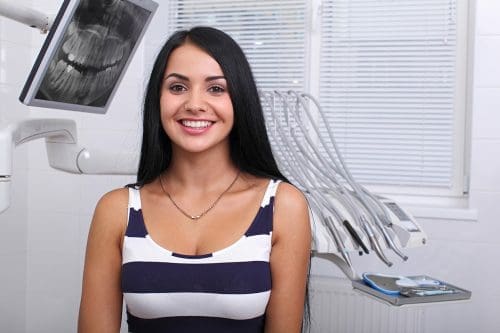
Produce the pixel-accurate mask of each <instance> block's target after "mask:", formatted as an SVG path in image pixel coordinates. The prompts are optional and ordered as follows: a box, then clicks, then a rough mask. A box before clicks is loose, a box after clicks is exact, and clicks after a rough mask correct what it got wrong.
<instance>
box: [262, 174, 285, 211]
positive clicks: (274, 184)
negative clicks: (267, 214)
mask: <svg viewBox="0 0 500 333" xmlns="http://www.w3.org/2000/svg"><path fill="white" fill-rule="evenodd" d="M279 183H281V180H277V181H274V180H272V179H271V180H270V181H269V185H267V189H266V193H264V198H263V199H262V202H261V204H260V206H261V207H266V206H267V205H269V203H270V202H271V197H274V196H275V194H276V190H277V189H278V185H279Z"/></svg>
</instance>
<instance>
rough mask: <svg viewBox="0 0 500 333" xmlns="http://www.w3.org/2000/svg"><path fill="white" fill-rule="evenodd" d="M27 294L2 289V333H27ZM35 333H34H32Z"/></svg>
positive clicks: (0, 330) (0, 315)
mask: <svg viewBox="0 0 500 333" xmlns="http://www.w3.org/2000/svg"><path fill="white" fill-rule="evenodd" d="M25 307H26V292H25V291H21V292H16V291H10V290H9V289H8V288H5V289H2V301H1V302H0V332H9V333H26V318H25V316H24V315H25V310H24V309H25ZM32 332H33V331H32Z"/></svg>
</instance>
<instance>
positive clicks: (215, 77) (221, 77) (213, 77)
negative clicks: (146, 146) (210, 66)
mask: <svg viewBox="0 0 500 333" xmlns="http://www.w3.org/2000/svg"><path fill="white" fill-rule="evenodd" d="M220 79H223V80H225V79H226V78H225V77H224V75H216V76H208V77H207V78H206V79H205V81H206V82H209V81H215V80H220Z"/></svg>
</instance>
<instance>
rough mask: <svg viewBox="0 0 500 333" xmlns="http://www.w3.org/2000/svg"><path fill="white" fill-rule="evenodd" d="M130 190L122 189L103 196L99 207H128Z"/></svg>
mask: <svg viewBox="0 0 500 333" xmlns="http://www.w3.org/2000/svg"><path fill="white" fill-rule="evenodd" d="M128 196H129V188H126V187H121V188H117V189H114V190H111V191H109V192H107V193H105V194H104V195H102V196H101V198H100V199H99V201H98V202H97V207H98V208H99V207H102V208H110V209H113V208H119V207H123V206H127V205H128Z"/></svg>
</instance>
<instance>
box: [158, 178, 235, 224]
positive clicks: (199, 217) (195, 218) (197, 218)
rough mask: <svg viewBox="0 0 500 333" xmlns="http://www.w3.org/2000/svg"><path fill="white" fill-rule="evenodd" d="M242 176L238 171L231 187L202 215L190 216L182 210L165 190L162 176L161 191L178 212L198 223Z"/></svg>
mask: <svg viewBox="0 0 500 333" xmlns="http://www.w3.org/2000/svg"><path fill="white" fill-rule="evenodd" d="M239 176H240V172H239V171H238V173H237V174H236V177H234V179H233V181H232V182H231V184H229V186H228V187H227V188H226V189H225V190H224V192H222V193H221V194H220V195H219V196H218V197H217V199H215V201H214V202H212V204H211V205H210V206H208V208H207V209H205V210H204V211H203V212H201V213H200V214H198V215H191V214H188V213H187V212H186V211H185V210H184V209H182V208H181V207H180V206H179V205H178V204H177V203H176V202H175V201H174V199H173V198H172V196H171V195H170V193H168V192H167V190H165V187H163V180H162V177H161V175H160V186H161V189H162V191H163V193H165V194H166V195H167V197H168V198H169V199H170V202H172V204H173V205H174V206H175V208H177V210H179V211H180V212H181V213H182V214H183V215H184V216H186V217H187V218H188V219H191V220H194V221H197V220H199V219H201V218H202V217H203V216H205V214H206V213H208V212H209V211H210V210H212V208H214V207H215V205H217V203H218V202H219V200H220V199H221V198H222V196H223V195H224V194H226V193H227V191H229V190H230V189H231V187H233V185H234V183H236V180H237V179H238V177H239Z"/></svg>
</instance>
